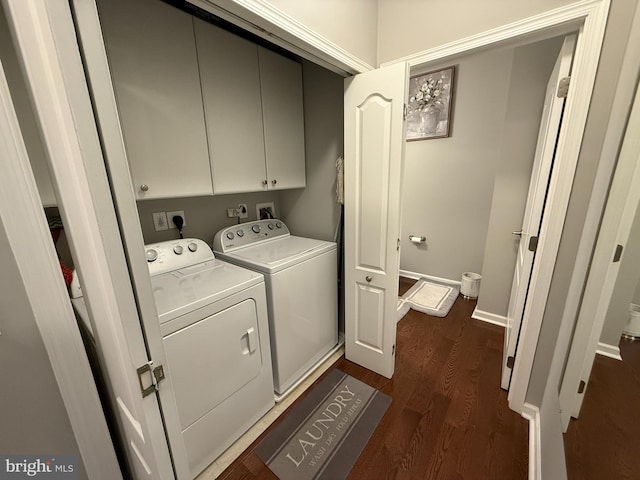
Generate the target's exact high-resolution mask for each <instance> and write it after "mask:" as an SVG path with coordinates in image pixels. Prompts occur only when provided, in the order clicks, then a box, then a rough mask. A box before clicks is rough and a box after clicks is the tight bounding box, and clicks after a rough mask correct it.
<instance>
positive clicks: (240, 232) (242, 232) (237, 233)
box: [236, 230, 244, 237]
mask: <svg viewBox="0 0 640 480" xmlns="http://www.w3.org/2000/svg"><path fill="white" fill-rule="evenodd" d="M236 235H238V236H239V237H244V230H238V231H237V232H236Z"/></svg>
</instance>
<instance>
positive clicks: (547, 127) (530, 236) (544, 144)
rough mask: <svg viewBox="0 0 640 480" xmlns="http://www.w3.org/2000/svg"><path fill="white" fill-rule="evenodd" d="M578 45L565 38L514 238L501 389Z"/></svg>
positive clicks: (512, 350) (509, 365)
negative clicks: (563, 89)
mask: <svg viewBox="0 0 640 480" xmlns="http://www.w3.org/2000/svg"><path fill="white" fill-rule="evenodd" d="M575 44H576V36H575V35H569V36H567V37H566V38H565V40H564V43H563V45H562V48H561V49H560V54H559V55H558V59H557V60H556V64H555V66H554V68H553V71H552V73H551V76H550V77H549V82H548V83H547V91H546V94H545V99H544V110H543V111H542V119H541V121H540V131H539V132H538V143H537V145H536V153H535V158H534V161H533V169H532V171H531V181H530V182H529V194H528V197H527V204H526V207H525V211H524V218H523V220H522V228H521V229H520V232H514V234H516V235H519V236H520V245H519V246H518V254H517V257H516V268H515V272H514V274H513V283H512V286H511V297H510V299H509V310H508V312H507V327H506V329H505V334H504V349H503V353H502V357H503V358H502V381H501V386H502V388H504V389H505V390H508V389H509V384H510V383H511V373H512V368H513V365H514V359H515V355H516V349H517V346H518V336H519V334H520V326H521V322H522V314H523V313H524V306H525V303H526V300H527V291H528V289H529V280H530V277H531V269H532V267H533V261H534V258H535V244H536V243H537V239H538V236H539V234H540V224H541V219H542V214H543V211H544V204H545V199H546V196H547V185H548V183H549V177H550V175H551V167H552V165H553V158H554V155H555V148H556V142H557V139H558V132H559V131H560V122H561V121H562V110H563V107H564V97H559V96H558V94H557V92H558V87H559V83H560V82H561V80H562V79H563V78H565V77H568V76H569V73H570V71H571V61H572V59H573V50H574V48H575Z"/></svg>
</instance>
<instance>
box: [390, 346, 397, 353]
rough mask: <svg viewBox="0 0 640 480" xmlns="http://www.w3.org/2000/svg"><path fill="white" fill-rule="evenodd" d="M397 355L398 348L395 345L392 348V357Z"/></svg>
mask: <svg viewBox="0 0 640 480" xmlns="http://www.w3.org/2000/svg"><path fill="white" fill-rule="evenodd" d="M395 354H396V346H395V345H393V347H391V355H395Z"/></svg>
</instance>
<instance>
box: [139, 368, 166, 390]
mask: <svg viewBox="0 0 640 480" xmlns="http://www.w3.org/2000/svg"><path fill="white" fill-rule="evenodd" d="M136 372H137V373H138V381H139V382H140V392H141V393H142V398H144V397H146V396H147V395H150V394H152V393H155V392H157V391H158V384H159V383H160V382H161V381H162V380H164V378H165V376H164V368H163V367H162V365H158V366H156V367H154V366H153V362H147V363H145V364H144V365H142V366H141V367H138V368H137V369H136Z"/></svg>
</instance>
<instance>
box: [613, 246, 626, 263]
mask: <svg viewBox="0 0 640 480" xmlns="http://www.w3.org/2000/svg"><path fill="white" fill-rule="evenodd" d="M622 250H624V247H623V246H622V245H617V246H616V251H615V253H614V254H613V263H617V262H619V261H620V259H621V258H622Z"/></svg>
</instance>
